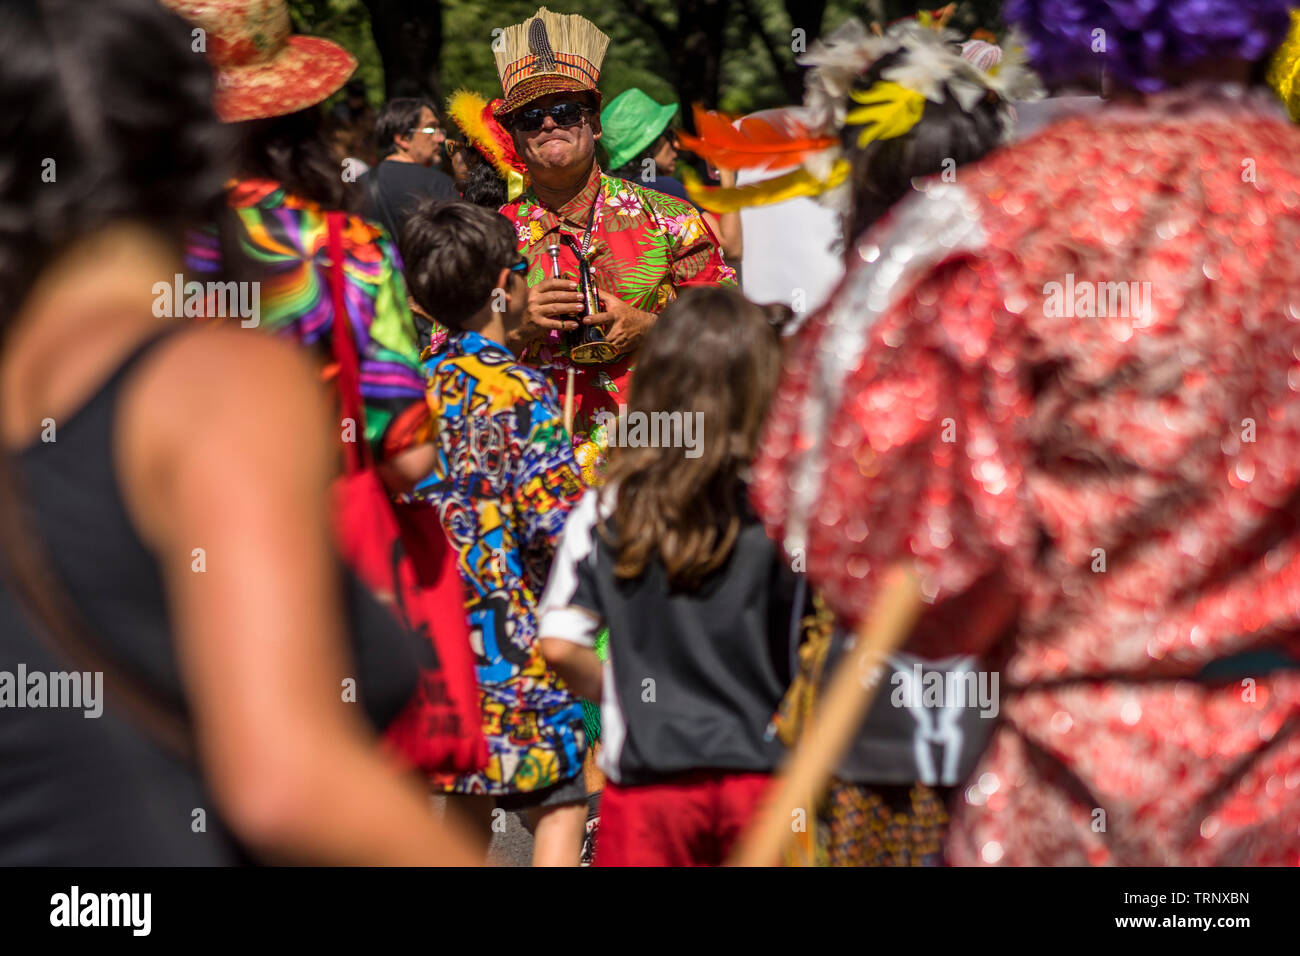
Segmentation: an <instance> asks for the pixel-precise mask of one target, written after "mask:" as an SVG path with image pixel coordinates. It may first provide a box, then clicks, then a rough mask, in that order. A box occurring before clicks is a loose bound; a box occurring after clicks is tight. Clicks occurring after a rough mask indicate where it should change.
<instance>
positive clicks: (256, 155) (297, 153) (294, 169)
mask: <svg viewBox="0 0 1300 956" xmlns="http://www.w3.org/2000/svg"><path fill="white" fill-rule="evenodd" d="M234 129H235V133H236V135H237V136H238V137H239V141H240V156H239V174H240V175H241V176H247V177H249V178H260V179H274V180H275V181H276V182H278V183H279V184H280V185H282V186H283V187H284V188H285V191H286V192H289V193H291V194H293V195H294V196H297V197H298V198H299V199H306V200H310V201H311V202H314V203H319V204H320V205H321V206H322V207H324V208H325V209H343V208H345V206H346V204H347V201H348V199H349V198H350V195H349V194H348V193H347V192H346V190H345V188H344V181H343V167H342V164H341V162H340V161H339V160H338V159H336V158H335V154H334V149H333V147H332V146H331V145H330V143H329V138H328V131H327V128H326V122H325V116H324V114H322V113H321V110H320V107H319V106H309V107H308V108H307V109H305V110H299V111H298V112H297V113H290V114H288V115H287V116H272V117H270V118H269V119H257V120H248V121H247V122H244V123H238V124H236V125H235V127H234Z"/></svg>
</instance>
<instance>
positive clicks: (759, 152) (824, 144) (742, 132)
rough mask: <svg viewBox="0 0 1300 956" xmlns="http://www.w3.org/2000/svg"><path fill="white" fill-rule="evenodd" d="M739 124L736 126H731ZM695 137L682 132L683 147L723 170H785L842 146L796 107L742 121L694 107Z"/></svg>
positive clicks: (745, 118) (768, 111)
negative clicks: (810, 123) (819, 131)
mask: <svg viewBox="0 0 1300 956" xmlns="http://www.w3.org/2000/svg"><path fill="white" fill-rule="evenodd" d="M733 123H736V125H734V126H733V125H732V124H733ZM695 129H696V131H697V134H696V135H695V136H692V135H690V134H689V133H682V132H679V133H678V134H677V140H678V142H679V143H681V145H682V146H683V147H684V148H685V149H688V150H690V151H691V152H693V153H695V154H696V155H697V156H702V157H703V158H704V159H707V160H708V161H709V162H711V163H713V165H714V166H717V167H719V168H720V169H757V170H763V169H783V168H785V167H788V166H797V165H798V164H799V163H801V162H803V161H804V159H806V158H807V157H808V156H811V155H813V154H815V153H820V152H821V151H822V150H824V149H829V148H830V147H832V146H835V145H837V144H838V143H839V140H838V139H837V138H836V137H834V136H825V135H822V134H820V133H818V132H814V131H813V130H812V129H810V128H809V126H808V124H807V123H806V122H804V120H803V118H802V116H801V111H800V110H799V109H798V108H797V107H795V108H791V107H785V108H782V109H775V110H763V111H761V112H758V113H751V114H749V115H748V116H744V117H741V118H740V120H739V121H736V120H734V119H733V118H732V117H730V116H727V115H726V114H724V113H718V112H715V111H713V110H706V109H703V108H701V107H699V106H696V107H695Z"/></svg>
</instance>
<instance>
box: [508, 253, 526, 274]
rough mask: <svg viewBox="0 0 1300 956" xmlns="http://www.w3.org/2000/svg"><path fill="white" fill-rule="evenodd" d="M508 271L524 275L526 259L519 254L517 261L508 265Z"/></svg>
mask: <svg viewBox="0 0 1300 956" xmlns="http://www.w3.org/2000/svg"><path fill="white" fill-rule="evenodd" d="M510 271H511V272H518V273H519V274H520V275H524V274H525V273H527V272H528V260H527V259H525V258H524V257H523V256H520V257H519V261H518V262H516V263H515V264H514V265H512V266H511V267H510Z"/></svg>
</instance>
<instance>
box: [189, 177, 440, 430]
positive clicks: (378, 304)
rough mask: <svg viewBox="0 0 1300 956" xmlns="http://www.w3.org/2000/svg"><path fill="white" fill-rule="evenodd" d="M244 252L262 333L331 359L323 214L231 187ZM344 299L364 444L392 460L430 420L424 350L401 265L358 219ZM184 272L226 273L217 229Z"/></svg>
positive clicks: (274, 189) (256, 183) (350, 230)
mask: <svg viewBox="0 0 1300 956" xmlns="http://www.w3.org/2000/svg"><path fill="white" fill-rule="evenodd" d="M229 202H230V206H231V208H232V209H233V210H234V211H235V214H236V216H237V218H238V221H239V225H240V232H239V237H238V238H239V242H240V245H241V246H242V248H243V251H244V253H245V254H246V255H247V256H248V257H249V259H250V260H251V265H252V268H253V270H255V271H256V274H257V281H259V282H260V283H261V286H260V290H259V295H260V310H259V311H260V314H259V316H258V320H259V322H258V324H259V327H260V328H261V329H264V330H266V331H270V332H274V333H276V334H279V335H286V336H291V337H293V338H295V339H297V340H298V341H299V342H302V343H303V344H305V345H312V346H318V347H321V348H322V349H323V350H324V351H325V353H326V354H327V355H328V354H330V351H329V350H330V336H331V334H332V330H333V325H334V304H333V298H332V296H331V294H330V264H329V239H328V235H327V230H326V220H325V210H323V209H322V208H321V207H320V206H318V205H317V204H315V203H312V202H308V201H307V200H304V199H300V198H298V197H297V196H294V195H291V194H290V193H288V192H286V191H285V190H284V188H283V187H282V186H281V185H280V184H279V183H277V182H274V181H273V180H268V179H245V180H239V181H237V182H234V183H232V184H231V186H230V191H229ZM343 249H344V253H345V258H346V263H345V267H344V276H345V279H346V281H345V288H344V296H345V300H346V303H347V309H348V318H349V320H350V321H351V324H352V330H353V337H354V339H355V341H356V343H357V354H358V355H359V356H360V357H361V395H362V398H363V399H364V401H365V411H366V438H367V439H368V440H369V441H370V442H371V444H372V446H373V447H375V449H376V451H380V450H381V449H382V448H383V446H385V445H387V447H388V450H389V451H392V450H393V449H394V448H395V447H401V446H402V445H403V444H405V443H406V442H407V440H408V439H409V438H413V437H417V436H419V435H420V434H421V433H422V432H423V430H424V428H423V426H424V423H425V422H427V420H428V406H427V405H426V404H425V401H424V371H423V369H422V368H421V365H420V350H421V343H420V340H419V335H418V333H417V332H416V327H415V321H414V319H413V318H412V316H411V311H410V309H409V308H408V306H407V300H406V283H405V281H404V280H403V279H402V264H401V259H400V258H399V256H398V254H397V250H396V248H395V247H394V246H393V244H392V242H391V241H390V240H389V239H388V237H387V235H386V234H385V233H384V232H383V231H382V230H381V229H380V228H379V227H378V226H374V225H371V224H370V223H368V222H366V221H365V220H364V219H362V218H360V217H358V216H348V217H347V220H346V225H345V227H344V232H343ZM186 267H187V269H189V270H191V271H192V272H195V273H201V274H203V275H213V274H218V273H220V272H221V271H222V261H221V243H220V240H219V238H218V232H217V229H216V227H215V226H213V227H210V228H208V229H206V230H204V231H203V232H200V233H195V234H194V235H193V237H192V239H191V242H190V245H189V249H188V251H187V256H186Z"/></svg>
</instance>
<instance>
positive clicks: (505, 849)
mask: <svg viewBox="0 0 1300 956" xmlns="http://www.w3.org/2000/svg"><path fill="white" fill-rule="evenodd" d="M445 802H446V801H445V800H444V799H443V798H442V797H434V798H433V806H434V808H435V810H436V812H437V813H438V814H439V815H441V814H442V809H443V804H444V803H445ZM532 862H533V838H532V837H531V836H530V835H529V834H528V831H527V830H525V829H524V825H523V824H522V823H520V822H519V816H518V814H514V813H507V814H506V832H505V833H494V834H492V843H491V845H490V846H489V847H488V863H490V864H492V865H493V866H530V865H531V864H532Z"/></svg>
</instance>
